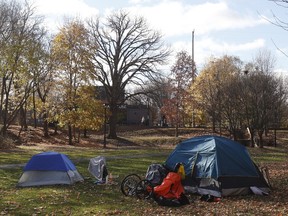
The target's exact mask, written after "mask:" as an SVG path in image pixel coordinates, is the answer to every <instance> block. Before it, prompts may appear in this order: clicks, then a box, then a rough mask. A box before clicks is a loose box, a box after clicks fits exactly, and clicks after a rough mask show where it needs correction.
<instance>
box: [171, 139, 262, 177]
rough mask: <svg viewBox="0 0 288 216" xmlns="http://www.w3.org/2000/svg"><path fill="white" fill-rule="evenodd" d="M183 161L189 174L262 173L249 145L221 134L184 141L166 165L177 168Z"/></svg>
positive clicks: (229, 175) (202, 175) (230, 174)
mask: <svg viewBox="0 0 288 216" xmlns="http://www.w3.org/2000/svg"><path fill="white" fill-rule="evenodd" d="M179 162H181V163H183V164H184V168H185V173H186V175H191V173H193V176H194V177H195V178H213V179H218V177H226V176H227V177H231V176H240V177H258V176H259V175H258V172H257V169H256V168H255V165H254V163H253V161H252V159H251V158H250V155H249V153H248V151H247V149H246V148H245V146H243V145H241V144H240V143H238V142H235V141H233V140H230V139H228V138H225V137H220V136H211V135H206V136H200V137H194V138H191V139H187V140H185V141H183V142H181V143H180V144H178V146H177V147H176V148H175V149H174V151H173V152H172V153H171V154H170V156H169V157H168V159H167V160H166V162H165V164H166V165H167V166H168V167H169V168H170V169H173V168H174V167H175V165H176V164H177V163H179Z"/></svg>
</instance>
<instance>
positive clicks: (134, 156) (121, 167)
mask: <svg viewBox="0 0 288 216" xmlns="http://www.w3.org/2000/svg"><path fill="white" fill-rule="evenodd" d="M145 133H146V135H145ZM163 133H166V132H165V131H162V132H161V133H160V132H156V131H155V130H153V131H152V130H151V131H147V130H145V132H141V131H138V132H137V133H136V134H137V137H144V138H142V139H145V137H146V136H147V139H152V138H151V137H153V139H156V137H157V136H158V141H157V144H155V145H152V144H149V145H148V146H147V145H140V144H135V142H137V138H135V136H133V134H132V133H131V132H125V133H123V134H121V138H122V141H123V140H124V141H125V144H127V140H129V139H133V140H134V141H133V142H132V143H129V145H125V147H121V146H119V144H118V143H117V144H116V145H114V146H113V145H111V144H109V146H108V147H109V148H107V149H103V148H100V147H99V146H98V147H95V146H92V147H91V146H88V147H83V146H80V145H79V146H67V145H63V144H62V145H57V144H55V143H53V144H51V145H50V144H47V143H45V144H39V145H35V144H33V145H31V144H30V142H26V143H25V145H20V146H18V147H17V148H14V149H11V150H5V151H4V150H3V151H0V165H1V164H7V163H8V164H13V163H25V162H27V160H28V159H29V158H30V157H31V156H32V155H33V154H35V153H39V152H42V151H50V150H52V151H59V152H61V153H65V154H67V155H68V157H69V158H70V159H72V160H73V161H74V162H75V165H76V167H77V169H78V171H79V172H80V173H81V174H82V175H83V177H84V179H85V180H84V182H80V183H77V184H75V185H72V186H59V185H58V186H47V187H30V188H17V187H16V184H17V181H18V179H19V177H20V175H21V173H22V169H21V168H19V167H16V168H13V169H0V215H17V216H18V215H221V216H222V215H229V216H230V215H237V216H241V215H255V216H256V215H257V216H258V215H273V216H274V215H277V216H280V215H281V216H282V215H283V216H284V215H288V197H287V194H288V189H287V185H288V161H287V158H288V140H287V138H286V137H288V136H287V134H286V132H283V133H282V134H281V135H279V137H278V140H277V141H278V144H277V147H276V148H275V147H271V146H265V148H263V149H259V148H248V150H249V152H250V154H251V156H252V158H253V160H254V161H255V162H256V163H257V164H259V165H261V166H267V167H268V169H269V174H270V180H271V184H272V191H271V193H270V194H269V196H255V195H249V196H237V197H236V196H235V197H225V198H223V199H221V201H220V202H212V203H210V202H203V201H200V197H199V196H198V195H189V199H190V202H191V203H190V204H189V205H186V206H182V207H179V208H171V207H162V206H158V205H157V204H156V203H155V202H153V201H151V200H138V199H136V198H135V197H125V196H124V195H123V194H122V193H121V191H120V183H121V181H122V179H123V178H124V177H125V176H126V175H128V174H130V173H137V174H139V175H141V176H142V177H143V178H144V175H145V172H146V170H147V167H148V166H149V165H150V164H151V163H163V162H164V161H165V159H166V158H167V156H166V155H168V154H169V153H170V152H171V150H172V149H173V148H174V147H175V145H174V143H173V144H171V145H168V147H167V145H165V147H164V146H161V139H162V138H163V137H165V140H167V139H168V138H167V137H169V136H170V135H167V134H163ZM167 133H171V134H172V133H173V131H168V132H167ZM148 134H149V135H148ZM156 134H158V135H156ZM159 134H161V136H159ZM182 136H183V138H185V136H184V134H183V135H182ZM187 136H189V135H187ZM149 137H150V138H149ZM94 141H95V140H94ZM122 141H121V142H122ZM162 147H163V148H162ZM98 155H104V156H106V157H107V158H108V159H107V164H108V170H109V172H112V173H113V175H117V176H119V177H118V178H115V179H113V184H111V185H96V184H95V180H94V178H93V177H92V176H91V175H90V173H89V172H88V170H87V167H88V159H89V158H91V157H95V156H98ZM79 159H80V160H79Z"/></svg>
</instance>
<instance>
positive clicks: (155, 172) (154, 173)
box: [145, 164, 168, 186]
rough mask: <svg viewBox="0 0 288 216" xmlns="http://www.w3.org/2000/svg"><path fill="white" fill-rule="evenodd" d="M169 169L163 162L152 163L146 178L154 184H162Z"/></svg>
mask: <svg viewBox="0 0 288 216" xmlns="http://www.w3.org/2000/svg"><path fill="white" fill-rule="evenodd" d="M167 173H168V171H167V170H166V168H165V167H164V166H163V165H161V164H151V165H150V166H149V167H148V169H147V172H146V176H145V179H146V180H148V181H149V182H151V184H152V185H153V186H156V185H160V184H161V183H162V181H163V179H164V178H165V177H166V175H167Z"/></svg>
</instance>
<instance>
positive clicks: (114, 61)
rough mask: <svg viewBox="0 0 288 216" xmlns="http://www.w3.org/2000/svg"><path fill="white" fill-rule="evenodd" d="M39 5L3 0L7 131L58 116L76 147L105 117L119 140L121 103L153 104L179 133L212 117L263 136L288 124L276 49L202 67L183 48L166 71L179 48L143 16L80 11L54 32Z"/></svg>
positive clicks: (1, 59) (0, 115)
mask: <svg viewBox="0 0 288 216" xmlns="http://www.w3.org/2000/svg"><path fill="white" fill-rule="evenodd" d="M36 9H37V8H34V7H33V6H32V5H31V4H29V3H27V2H24V3H19V2H17V1H16V0H12V1H8V0H0V76H1V80H0V88H1V94H0V124H1V127H0V133H1V135H2V136H4V137H5V136H6V135H7V130H8V129H9V127H10V126H11V124H13V123H14V122H16V121H17V122H18V123H19V124H20V125H21V130H26V129H27V127H28V125H27V112H28V111H29V112H32V117H33V119H34V126H35V127H37V126H38V122H37V121H36V120H38V119H42V120H43V122H42V124H41V125H42V126H43V134H44V136H49V133H48V125H49V123H57V125H58V126H59V127H65V128H66V129H67V131H68V137H69V144H70V145H72V144H73V143H74V142H79V139H80V132H81V131H86V130H99V129H100V128H101V127H103V124H104V122H105V119H104V118H105V117H106V116H108V118H109V119H108V122H109V134H108V138H117V133H116V132H117V128H116V126H117V115H118V111H119V107H120V106H121V105H123V104H124V103H128V102H129V103H144V104H146V103H147V104H148V106H149V109H150V111H151V112H152V113H153V114H152V115H151V116H152V117H153V119H152V121H153V120H155V119H156V116H157V115H158V116H161V117H164V116H165V120H167V122H169V125H170V126H173V127H175V129H176V130H175V135H176V136H178V128H179V127H188V126H189V127H191V126H196V125H211V126H212V128H213V130H214V131H216V130H219V132H220V134H221V130H222V128H228V129H229V130H230V132H231V134H232V135H234V137H236V133H237V131H238V130H239V129H241V128H243V127H244V128H249V129H250V131H251V134H255V132H257V134H258V135H259V138H260V143H262V142H261V139H262V136H263V133H264V132H265V131H267V129H269V128H275V127H280V126H284V125H286V118H285V117H286V112H287V89H286V86H287V85H286V83H285V80H284V78H281V77H280V78H279V77H277V76H276V75H275V73H274V66H275V60H274V58H273V56H272V55H271V54H270V52H269V51H260V52H259V53H258V55H257V56H256V58H255V59H253V60H252V61H251V62H249V63H245V64H244V63H243V62H242V61H241V60H240V59H239V58H238V57H234V56H223V57H220V58H212V57H211V58H209V59H208V60H207V63H206V64H205V65H204V67H203V68H202V69H201V71H197V73H198V74H197V73H195V72H196V64H195V62H193V60H192V58H191V56H190V55H189V54H188V53H187V52H185V51H180V52H179V53H177V55H176V60H175V63H174V64H173V65H172V67H171V73H170V74H168V75H167V74H165V73H164V71H162V70H160V69H159V68H160V67H159V66H161V65H166V64H167V59H168V57H169V56H170V54H171V53H172V52H171V50H170V49H169V48H168V47H167V46H166V45H165V44H164V42H163V41H162V35H161V34H160V33H159V32H157V31H154V30H152V29H150V28H149V26H148V25H147V23H146V21H145V19H144V18H143V17H131V16H130V15H129V14H128V13H127V12H125V11H118V12H114V13H112V14H111V15H109V16H107V17H105V19H104V21H102V20H101V19H100V17H95V18H91V19H89V20H86V21H83V20H80V19H76V18H71V19H67V20H65V22H64V24H63V25H62V26H61V27H60V28H59V31H58V32H57V33H56V34H55V35H50V34H49V31H48V30H47V29H45V28H44V27H43V21H44V17H39V16H36ZM96 85H101V86H103V87H104V89H105V95H106V98H105V101H103V100H102V101H101V100H99V99H97V97H96V96H97V94H98V92H97V88H95V86H96ZM131 86H133V88H132V87H131ZM106 109H108V111H107V113H106V112H105V111H106ZM154 123H155V122H154Z"/></svg>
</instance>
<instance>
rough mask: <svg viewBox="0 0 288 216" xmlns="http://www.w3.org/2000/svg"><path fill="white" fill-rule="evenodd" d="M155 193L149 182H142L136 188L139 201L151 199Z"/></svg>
mask: <svg viewBox="0 0 288 216" xmlns="http://www.w3.org/2000/svg"><path fill="white" fill-rule="evenodd" d="M153 191H154V189H153V185H152V183H151V182H150V181H148V180H141V181H140V182H139V183H138V184H137V186H136V196H137V197H138V198H139V199H149V198H150V197H151V196H152V194H153Z"/></svg>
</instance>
